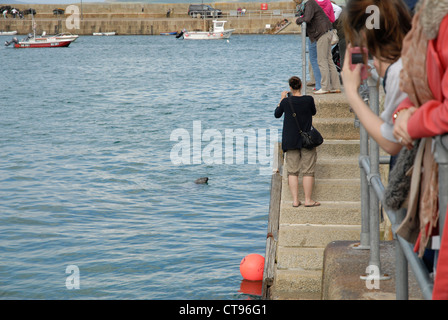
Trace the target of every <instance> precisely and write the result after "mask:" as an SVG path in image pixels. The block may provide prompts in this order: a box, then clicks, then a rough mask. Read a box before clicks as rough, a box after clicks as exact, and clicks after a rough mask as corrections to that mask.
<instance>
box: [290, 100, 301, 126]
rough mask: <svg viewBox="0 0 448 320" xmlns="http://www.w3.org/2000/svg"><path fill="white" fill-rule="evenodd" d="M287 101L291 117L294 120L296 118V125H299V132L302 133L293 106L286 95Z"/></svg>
mask: <svg viewBox="0 0 448 320" xmlns="http://www.w3.org/2000/svg"><path fill="white" fill-rule="evenodd" d="M288 102H289V106H290V107H291V112H292V117H293V118H294V120H296V123H297V127H299V133H302V129H301V128H300V125H299V120H297V114H296V113H295V111H294V108H293V107H292V102H291V97H288Z"/></svg>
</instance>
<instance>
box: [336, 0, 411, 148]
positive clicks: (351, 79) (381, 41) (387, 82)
mask: <svg viewBox="0 0 448 320" xmlns="http://www.w3.org/2000/svg"><path fill="white" fill-rule="evenodd" d="M375 4H376V5H378V7H379V9H380V11H379V12H380V26H379V28H377V29H375V28H368V27H367V24H366V21H367V16H366V14H365V12H366V9H367V8H368V7H369V6H371V5H375ZM411 21H412V18H411V15H410V12H409V10H408V8H407V7H406V5H405V4H404V3H403V2H402V0H382V1H375V0H349V1H347V4H346V6H345V9H344V12H343V14H342V23H343V26H344V32H345V36H346V39H347V43H348V45H347V51H346V53H345V55H346V58H345V60H344V66H343V70H342V73H341V76H342V80H343V83H344V87H345V94H346V96H347V100H348V103H349V104H350V107H351V108H352V110H353V111H354V112H355V113H356V115H357V116H358V118H359V120H360V121H361V123H362V124H363V126H364V127H365V129H366V130H367V132H368V134H369V135H370V136H371V137H372V138H373V139H375V141H376V142H377V143H378V144H379V146H380V147H381V148H382V149H383V150H385V151H386V152H387V153H389V154H391V155H396V154H397V153H398V152H399V151H400V150H401V149H402V147H403V146H402V145H401V144H400V143H399V142H398V141H397V140H396V139H395V137H394V136H393V121H392V114H393V112H394V110H395V109H396V108H397V106H398V105H399V104H400V102H401V101H403V100H404V99H405V98H406V94H404V93H403V92H401V90H400V88H399V80H400V78H399V77H400V72H401V69H402V63H401V59H400V57H401V49H402V44H403V39H404V38H405V36H406V34H407V33H408V32H409V30H411ZM359 42H361V45H362V46H363V47H366V49H367V50H368V51H369V53H370V54H371V55H372V56H373V57H374V65H375V68H376V70H377V72H378V75H379V76H380V77H382V78H383V79H384V82H383V85H384V90H385V92H386V98H385V102H384V112H383V113H382V114H381V116H377V115H376V114H375V113H373V111H372V110H371V109H370V107H369V106H368V105H367V104H366V103H365V102H364V100H363V99H362V97H361V96H360V94H359V92H358V89H359V87H360V85H361V68H362V67H365V66H363V65H362V64H357V65H356V68H355V69H354V70H352V69H351V67H350V59H349V55H350V54H351V52H350V49H351V47H352V46H354V44H357V45H359ZM365 59H367V57H365Z"/></svg>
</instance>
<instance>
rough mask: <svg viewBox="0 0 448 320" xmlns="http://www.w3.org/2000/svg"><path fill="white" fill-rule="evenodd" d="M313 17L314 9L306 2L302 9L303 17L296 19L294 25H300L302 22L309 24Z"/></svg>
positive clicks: (310, 3)
mask: <svg viewBox="0 0 448 320" xmlns="http://www.w3.org/2000/svg"><path fill="white" fill-rule="evenodd" d="M313 17H314V8H313V6H312V2H307V3H306V5H305V8H304V12H303V16H301V17H299V18H297V20H296V23H297V24H302V23H303V22H306V23H310V21H311V20H312V19H313Z"/></svg>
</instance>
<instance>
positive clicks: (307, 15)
mask: <svg viewBox="0 0 448 320" xmlns="http://www.w3.org/2000/svg"><path fill="white" fill-rule="evenodd" d="M303 22H306V34H307V36H308V37H309V38H310V41H311V42H316V41H317V40H319V38H320V37H321V36H323V35H324V34H325V33H327V32H328V30H331V29H333V25H332V23H331V22H330V19H328V16H327V15H326V14H325V12H324V10H323V9H322V8H321V6H320V5H319V4H318V3H317V2H316V1H315V0H308V2H307V3H306V4H305V9H304V11H303V16H302V17H299V18H297V20H296V23H297V24H298V25H300V24H302V23H303Z"/></svg>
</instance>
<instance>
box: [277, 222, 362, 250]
mask: <svg viewBox="0 0 448 320" xmlns="http://www.w3.org/2000/svg"><path fill="white" fill-rule="evenodd" d="M360 233H361V226H360V225H314V224H289V225H281V226H280V230H279V236H278V237H279V243H281V245H282V246H284V247H302V248H325V247H326V246H327V245H328V244H329V243H330V242H332V241H338V240H354V241H355V240H359V238H360Z"/></svg>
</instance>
